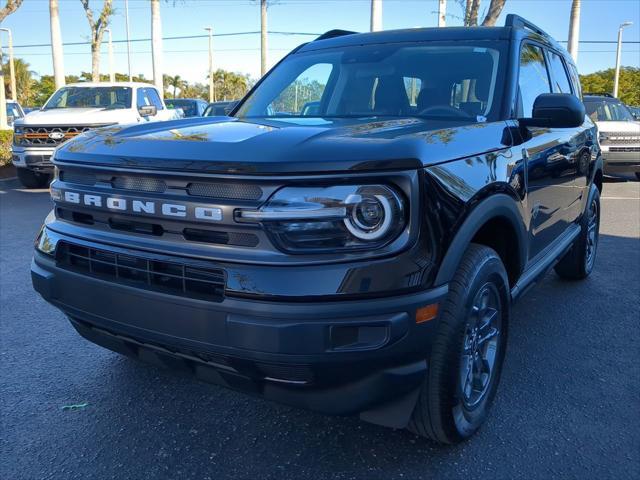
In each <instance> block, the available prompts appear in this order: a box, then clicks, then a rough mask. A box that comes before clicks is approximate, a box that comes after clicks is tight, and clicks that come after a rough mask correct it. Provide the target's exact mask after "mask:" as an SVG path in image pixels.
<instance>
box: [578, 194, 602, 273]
mask: <svg viewBox="0 0 640 480" xmlns="http://www.w3.org/2000/svg"><path fill="white" fill-rule="evenodd" d="M594 200H595V202H596V205H597V209H598V210H597V219H596V242H595V251H594V252H593V256H594V258H593V261H592V262H591V264H589V263H588V261H587V242H588V241H589V238H588V237H589V211H590V209H591V203H592V202H593V201H594ZM601 214H602V209H601V205H600V191H599V190H598V188H597V187H596V186H595V185H594V186H592V187H591V191H590V192H589V197H588V199H587V205H586V208H585V211H584V215H583V219H582V259H581V260H582V265H583V269H584V272H585V276H587V275H589V274H590V273H591V272H592V271H593V267H594V265H595V263H596V260H597V258H598V246H599V244H600V218H601V216H602V215H601Z"/></svg>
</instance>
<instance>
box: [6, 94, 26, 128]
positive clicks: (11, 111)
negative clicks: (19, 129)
mask: <svg viewBox="0 0 640 480" xmlns="http://www.w3.org/2000/svg"><path fill="white" fill-rule="evenodd" d="M24 115H25V113H24V110H23V109H22V107H21V106H20V104H19V103H18V102H12V101H10V100H9V101H7V124H8V125H9V127H10V128H13V124H14V122H15V121H16V120H18V119H20V118H22V117H24Z"/></svg>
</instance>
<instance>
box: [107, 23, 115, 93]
mask: <svg viewBox="0 0 640 480" xmlns="http://www.w3.org/2000/svg"><path fill="white" fill-rule="evenodd" d="M104 31H105V32H107V33H108V34H109V44H108V47H109V81H110V82H112V83H113V82H115V81H116V72H115V70H114V65H113V38H112V37H111V29H110V28H105V29H104Z"/></svg>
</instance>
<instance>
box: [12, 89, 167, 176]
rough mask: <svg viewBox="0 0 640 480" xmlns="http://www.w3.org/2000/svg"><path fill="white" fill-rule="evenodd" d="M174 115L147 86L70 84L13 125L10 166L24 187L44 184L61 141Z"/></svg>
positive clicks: (165, 118) (156, 92)
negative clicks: (97, 130)
mask: <svg viewBox="0 0 640 480" xmlns="http://www.w3.org/2000/svg"><path fill="white" fill-rule="evenodd" d="M176 118H177V115H176V112H175V110H170V109H168V108H167V107H166V105H165V104H164V102H163V101H162V97H161V95H160V94H159V93H158V90H156V88H155V87H154V86H153V85H151V84H148V83H135V82H116V83H108V82H105V83H74V84H69V85H66V86H64V87H62V88H60V89H59V90H57V91H56V92H55V93H54V94H53V95H52V96H51V98H49V100H47V103H45V105H44V106H43V107H42V108H41V109H40V110H39V111H34V112H31V113H29V115H27V116H25V117H23V118H21V119H19V120H16V122H15V125H14V138H13V164H14V165H15V166H16V167H17V171H18V178H19V179H20V182H21V183H22V184H23V185H24V186H25V187H27V188H42V187H44V186H46V185H48V183H49V181H50V180H51V174H52V173H53V165H52V163H51V155H52V154H53V152H54V150H55V149H56V147H58V146H59V145H60V144H62V143H63V142H65V141H67V140H69V139H70V138H73V137H75V136H76V135H79V134H81V133H83V132H86V131H87V130H91V129H93V128H97V127H105V126H108V125H116V124H118V125H124V124H131V123H138V122H151V121H160V120H174V119H176Z"/></svg>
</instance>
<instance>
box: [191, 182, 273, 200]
mask: <svg viewBox="0 0 640 480" xmlns="http://www.w3.org/2000/svg"><path fill="white" fill-rule="evenodd" d="M187 192H188V193H189V195H194V196H198V197H210V198H220V199H224V200H259V199H260V197H262V189H261V188H260V187H259V186H258V185H252V184H238V183H190V184H189V185H188V186H187Z"/></svg>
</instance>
